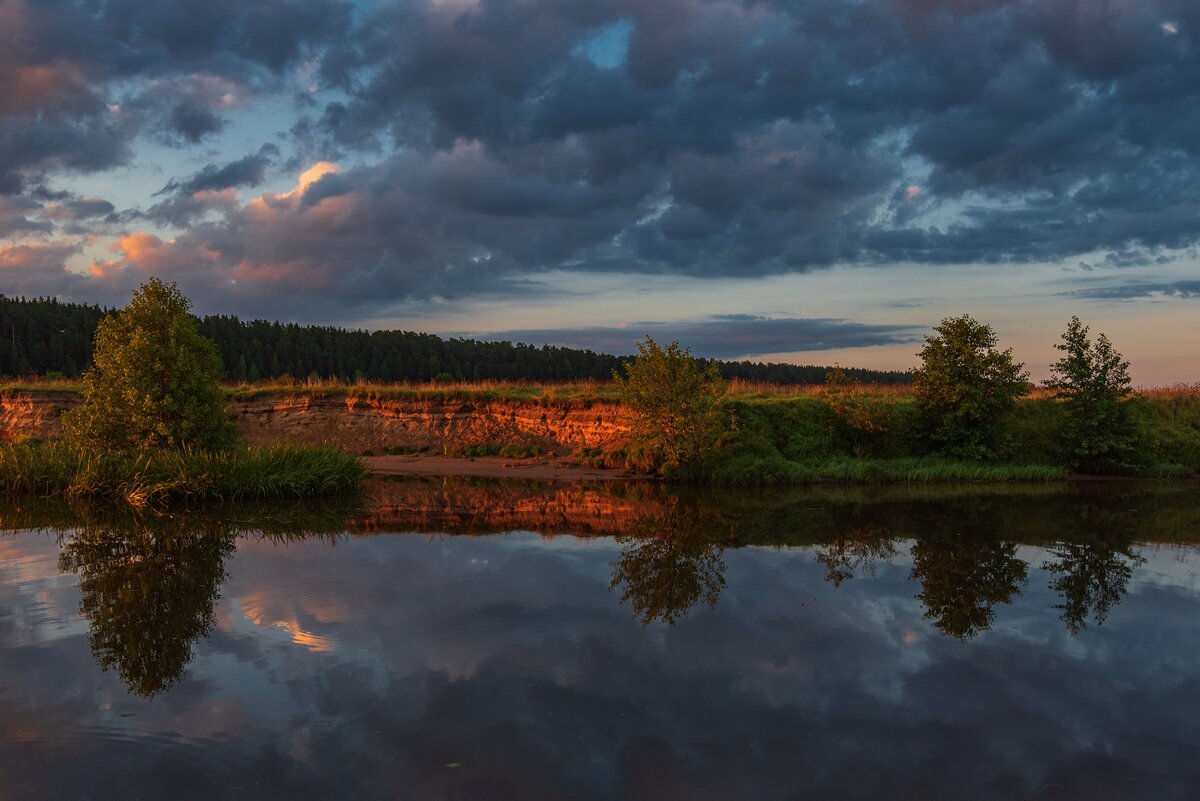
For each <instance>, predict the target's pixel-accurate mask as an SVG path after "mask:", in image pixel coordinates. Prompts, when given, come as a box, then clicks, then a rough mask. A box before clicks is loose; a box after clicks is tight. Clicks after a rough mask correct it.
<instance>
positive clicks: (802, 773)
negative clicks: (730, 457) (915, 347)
mask: <svg viewBox="0 0 1200 801" xmlns="http://www.w3.org/2000/svg"><path fill="white" fill-rule="evenodd" d="M405 492H406V493H408V495H407V496H406V497H407V500H405V504H403V505H402V504H394V505H393V507H392V508H391V509H390V511H388V512H387V515H388V517H386V518H385V517H383V516H376V517H374V518H372V521H373V522H371V523H369V524H362V525H361V528H362V529H367V530H370V531H372V532H374V533H371V534H369V535H364V536H337V537H335V538H333V539H332V540H331V541H328V542H327V541H323V540H318V539H313V538H306V539H304V541H300V542H291V541H289V542H287V543H286V547H285V545H284V544H283V543H279V544H277V541H278V540H282V539H283V537H282V536H276V534H278V532H279V528H280V527H281V526H282V527H284V528H290V527H295V528H296V529H303V528H305V527H307V529H308V530H309V531H312V530H318V531H319V530H320V526H322V525H326V524H319V525H317V526H313V525H312V524H311V523H308V522H305V520H304V519H303V517H302V516H301V515H299V514H293V515H291V516H290V517H288V518H287V519H286V521H285V522H283V523H277V522H275V521H279V520H284V519H285V515H288V514H289V513H288V512H287V511H286V510H283V511H279V512H268V513H267V514H266V515H265V516H264V517H259V518H257V519H255V517H254V515H253V513H252V512H250V511H243V510H240V509H236V510H235V509H226V510H224V511H223V512H220V513H218V514H214V515H210V516H208V517H197V516H194V515H191V516H175V517H169V518H155V519H142V518H132V519H130V518H120V519H116V518H104V517H101V516H99V515H94V516H93V517H87V516H86V514H87V513H86V511H84V512H83V514H84V516H83V517H80V514H81V510H76V511H75V512H74V513H73V514H74V516H66V515H64V516H63V517H61V518H57V519H55V521H54V522H55V526H54V527H53V531H54V532H55V534H56V536H45V535H38V534H31V533H29V532H20V533H16V534H10V535H6V536H3V537H0V775H3V776H4V778H5V786H6V788H12V792H13V793H16V794H17V795H26V796H29V797H38V798H94V799H97V800H98V801H100V800H104V801H107V799H119V798H180V799H185V798H186V799H193V798H194V799H203V801H226V800H232V799H239V798H289V799H296V800H297V801H301V800H307V799H317V798H345V799H365V798H390V797H403V798H414V799H432V798H477V797H486V798H544V799H551V798H587V799H596V800H597V801H601V800H603V801H608V800H609V799H651V798H654V799H658V798H714V799H716V798H720V799H726V798H753V799H771V800H772V801H773V800H774V799H780V800H782V799H804V798H828V797H838V798H842V799H847V800H849V799H864V800H865V799H878V798H893V797H905V798H954V799H963V801H999V799H1009V798H1043V797H1061V798H1077V799H1083V798H1087V799H1089V801H1100V800H1101V799H1104V800H1105V801H1132V799H1139V798H1155V799H1160V798H1161V799H1175V800H1176V801H1190V799H1191V798H1192V796H1194V795H1195V793H1194V790H1193V791H1189V790H1187V788H1188V787H1193V788H1194V787H1196V786H1200V768H1198V767H1197V764H1196V761H1195V760H1194V755H1193V753H1192V752H1193V751H1194V747H1193V745H1192V744H1193V743H1194V742H1195V741H1196V738H1197V737H1200V723H1197V720H1196V716H1195V715H1194V713H1193V711H1192V709H1191V707H1190V706H1189V705H1188V704H1187V703H1183V702H1181V700H1180V699H1186V698H1190V697H1196V695H1197V693H1200V678H1198V677H1197V676H1198V674H1197V671H1196V668H1195V665H1196V663H1197V661H1200V614H1197V611H1198V610H1200V593H1198V591H1197V578H1196V570H1195V564H1194V561H1193V562H1188V561H1181V559H1183V558H1184V557H1185V556H1186V557H1188V558H1191V557H1190V552H1178V551H1174V550H1172V549H1171V548H1170V547H1159V548H1148V547H1146V546H1144V545H1140V544H1138V545H1135V544H1133V543H1135V542H1139V541H1143V540H1146V539H1152V537H1150V536H1148V535H1150V534H1152V533H1153V532H1154V531H1156V530H1160V531H1164V532H1166V536H1164V537H1163V538H1162V539H1164V540H1166V541H1167V542H1174V543H1181V542H1196V541H1197V540H1198V539H1200V537H1197V534H1200V530H1198V529H1197V527H1196V526H1195V525H1194V523H1195V521H1196V519H1197V512H1198V511H1200V502H1198V501H1197V499H1196V498H1195V496H1194V495H1193V496H1187V495H1181V496H1179V497H1178V498H1175V497H1174V496H1172V498H1171V500H1172V503H1161V504H1159V503H1156V502H1153V501H1152V500H1147V499H1146V498H1140V499H1139V498H1136V497H1132V496H1126V497H1123V498H1119V499H1117V500H1112V499H1110V498H1108V497H1096V498H1091V497H1083V498H1070V499H1068V500H1063V499H1061V498H1060V499H1059V500H1058V501H1057V502H1053V503H1052V502H1051V501H1050V500H1049V499H1042V498H1041V497H1039V496H1036V495H1033V494H1030V495H1029V496H1021V499H1022V503H1019V504H1018V503H1014V502H1013V500H1012V498H1011V497H1001V498H991V499H989V498H983V499H975V498H972V497H967V496H954V497H952V498H951V500H950V501H949V502H941V503H938V502H936V501H935V500H933V499H932V498H929V497H920V496H916V497H909V496H905V497H895V498H889V497H888V496H886V494H884V495H883V496H882V497H880V498H864V497H863V495H861V494H850V493H841V492H840V491H839V492H830V493H808V494H803V495H801V494H796V495H791V496H756V497H752V496H746V495H741V496H738V498H733V499H728V500H726V499H722V498H720V497H717V496H713V495H696V496H686V497H669V496H662V495H655V494H653V493H651V492H646V491H640V490H639V492H638V493H636V494H635V493H631V492H630V491H628V490H614V491H613V492H612V493H611V494H609V493H608V492H607V491H605V490H603V489H597V488H592V489H589V490H588V491H587V493H586V494H582V495H579V494H577V493H576V491H575V490H574V489H570V488H562V487H560V488H550V489H547V488H530V489H528V491H525V490H519V491H509V490H505V491H503V492H501V491H499V490H495V489H486V490H485V493H484V494H481V495H479V496H476V495H474V494H470V495H468V496H467V497H469V498H476V497H487V498H488V499H489V500H488V502H493V503H497V504H502V505H504V508H503V509H502V510H501V512H500V513H499V514H500V515H502V516H503V520H504V521H506V522H505V525H509V526H511V525H514V524H516V523H519V524H521V525H526V524H529V525H532V524H535V523H538V522H539V521H547V523H546V524H547V528H548V530H549V531H557V532H559V533H563V532H565V531H568V530H573V529H570V528H569V527H567V526H565V525H564V526H562V527H561V528H555V526H558V525H560V524H556V523H553V520H554V519H559V520H562V519H568V518H569V519H572V520H578V523H579V525H580V526H581V529H580V530H581V532H582V533H581V535H579V536H541V535H538V534H534V533H530V532H519V531H518V532H512V533H508V534H504V535H500V536H476V534H478V533H479V532H481V531H488V530H490V529H488V525H489V518H488V517H487V515H486V514H484V512H483V511H478V512H475V511H471V510H469V509H467V508H466V507H467V504H468V501H466V500H462V499H461V498H460V499H459V500H455V498H454V497H451V496H452V495H453V493H454V489H453V487H450V486H446V485H438V486H437V487H435V488H432V489H430V490H428V493H429V494H428V495H427V496H426V495H423V494H422V493H424V492H425V490H421V491H420V492H418V491H416V490H411V489H406V490H405ZM577 498H581V499H582V500H584V501H586V502H588V503H591V504H592V506H591V507H587V508H585V507H578V506H575V505H574V504H575V501H576V499H577ZM747 499H749V500H747ZM471 502H472V503H473V501H471ZM607 503H611V504H612V506H613V508H615V509H616V510H618V511H619V514H608V512H607V507H606V506H605V504H607ZM1056 504H1057V505H1056ZM568 505H571V507H572V508H571V509H568V508H567V506H568ZM408 508H411V509H414V510H416V511H417V512H418V513H419V514H418V515H417V516H414V518H413V520H414V521H417V522H414V523H412V524H406V523H405V522H404V518H403V515H402V512H403V510H404V509H408ZM1014 508H1015V509H1017V510H1018V511H1019V512H1020V513H1017V512H1013V511H1011V510H1012V509H1014ZM1132 509H1143V510H1147V511H1144V512H1141V513H1130V512H1129V511H1128V510H1132ZM1154 509H1161V514H1160V513H1159V512H1156V511H1153V510H1154ZM314 511H315V513H316V514H321V513H322V512H321V510H319V509H318V510H314ZM373 513H374V512H373V511H369V512H368V514H373ZM570 515H574V516H575V517H574V518H571V517H570ZM360 519H361V515H360V513H359V512H356V511H355V510H353V509H350V510H341V511H339V512H338V514H337V515H334V516H331V517H329V518H328V519H327V521H326V523H328V524H331V525H334V526H336V527H335V528H332V529H330V530H332V531H341V530H342V528H353V527H354V526H358V525H360V524H359V523H358V522H357V521H359V520H360ZM14 520H15V521H19V522H20V523H21V524H22V525H23V526H25V527H29V526H31V525H33V524H37V523H38V519H37V518H36V517H35V516H34V515H32V514H27V513H26V512H25V511H21V512H20V513H19V514H15V515H14V516H9V515H8V513H7V512H6V511H5V510H4V508H3V506H2V505H0V524H11V523H12V521H14ZM347 521H349V522H347ZM420 521H425V522H420ZM447 521H450V522H451V523H457V524H458V525H461V526H462V527H463V528H457V529H456V528H454V527H453V526H451V525H447ZM392 526H395V527H396V528H397V529H398V530H399V531H401V532H404V531H413V530H422V531H426V532H428V534H423V535H421V536H411V535H403V534H400V535H397V534H391V533H388V530H389V529H390V528H391V527H392ZM264 529H266V531H267V534H269V535H270V536H267V535H264V533H263V530H264ZM601 531H603V532H606V533H610V534H611V535H612V536H593V535H594V534H595V533H596V532H601ZM272 532H274V533H272ZM231 538H232V539H233V541H234V542H235V544H236V551H233V552H230V550H229V547H228V545H229V542H230V540H231ZM60 553H61V554H62V556H61V557H60ZM60 567H65V568H68V569H69V570H77V571H78V574H79V578H78V581H76V579H75V576H74V575H72V574H60V573H59V568H60ZM614 579H616V583H615V585H612V584H611V582H612V581H613V580H614ZM160 590H161V591H160ZM1018 593H1020V594H1018ZM168 595H169V596H171V597H166V596H168ZM176 596H178V597H176ZM621 596H625V600H624V602H621V601H620V598H621ZM126 603H129V604H132V605H133V607H135V608H127V607H125V606H124V604H126ZM714 603H715V605H716V606H715V609H714V610H713V611H711V612H710V611H709V609H708V607H710V606H712V605H713V604H714ZM138 605H144V606H145V607H146V608H145V609H143V610H138V609H136V607H137V606H138ZM80 607H83V610H84V612H85V614H84V616H83V617H80V616H79V615H77V614H76V612H77V610H79V609H80ZM631 618H633V619H632V620H631ZM648 621H656V623H655V624H654V625H651V626H650V627H644V626H643V625H642V624H643V623H645V622H648ZM668 621H669V622H671V623H672V624H673V625H669V626H668V625H662V624H663V623H666V622H668ZM1073 621H1074V622H1073ZM1075 622H1078V627H1077V628H1076V624H1075ZM1084 622H1086V626H1087V628H1086V629H1083V628H1082V625H1083V623H1084ZM1098 623H1102V624H1103V625H1102V626H1098V625H1097V624H1098ZM935 624H937V625H935ZM989 625H990V626H991V627H992V630H991V631H990V632H988V631H985V627H987V626H989ZM1067 630H1072V631H1075V630H1077V631H1078V632H1079V634H1078V636H1075V637H1070V636H1068V635H1067V633H1066V631H1067ZM943 631H945V632H946V633H945V634H943ZM139 634H140V637H139ZM950 635H953V636H950ZM958 637H962V638H963V639H962V640H961V641H960V640H959V639H957V638H958ZM89 641H90V642H91V644H92V646H93V651H94V653H95V656H96V658H98V659H99V660H100V661H104V660H105V659H110V660H111V661H109V662H107V664H108V665H110V666H111V668H112V669H111V670H108V671H107V672H102V671H100V670H98V669H97V668H96V666H95V661H96V659H94V658H93V653H92V652H89V648H88V644H89ZM188 655H190V658H191V661H190V662H189V663H187V664H186V667H182V665H183V664H184V662H186V660H187V658H188ZM181 669H182V671H183V672H182V674H180V673H179V671H180V670H181ZM127 681H128V682H129V683H130V688H131V689H132V690H133V694H127V693H125V692H124V686H125V685H124V682H127ZM166 688H169V689H166ZM139 692H142V693H144V695H143V696H139V695H137V694H136V693H139ZM153 693H157V694H153ZM151 695H153V697H149V696H151ZM60 765H70V766H71V768H72V769H71V770H56V769H49V770H48V769H47V766H51V767H55V766H60Z"/></svg>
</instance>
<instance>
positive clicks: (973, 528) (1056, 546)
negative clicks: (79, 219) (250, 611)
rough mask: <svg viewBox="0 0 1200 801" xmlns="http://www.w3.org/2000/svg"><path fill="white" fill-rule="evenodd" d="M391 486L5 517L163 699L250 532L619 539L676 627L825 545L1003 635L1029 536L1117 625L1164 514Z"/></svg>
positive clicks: (1003, 499)
mask: <svg viewBox="0 0 1200 801" xmlns="http://www.w3.org/2000/svg"><path fill="white" fill-rule="evenodd" d="M388 492H390V495H387V497H386V500H387V501H388V503H382V502H377V503H375V504H374V505H372V504H370V503H368V504H367V505H366V506H365V507H364V506H363V505H361V504H359V503H358V502H357V501H355V502H341V503H338V504H329V503H322V504H320V505H317V506H308V505H289V506H277V507H271V508H261V507H233V508H226V509H218V510H215V511H213V512H209V513H206V514H197V513H189V514H158V515H136V514H130V513H128V512H125V513H121V514H116V513H114V512H113V511H112V510H107V511H105V510H99V509H95V508H87V507H77V508H70V507H64V506H60V505H54V504H47V503H39V504H33V505H28V504H14V503H12V502H11V501H10V502H9V503H8V504H0V527H3V528H20V529H27V528H40V529H49V530H51V531H55V532H57V533H58V535H59V537H60V544H61V552H60V555H59V569H60V570H61V571H62V572H63V573H68V574H69V573H74V574H78V577H79V584H78V586H79V593H80V605H79V609H80V612H81V614H82V616H83V618H84V619H85V620H86V621H87V623H88V626H89V642H90V645H91V650H92V653H93V655H94V658H95V661H96V662H97V664H99V665H100V666H101V667H102V668H103V669H105V670H108V669H110V668H111V669H114V670H115V671H116V672H117V674H118V675H119V676H120V677H121V679H122V680H123V681H124V682H125V684H126V686H127V687H128V689H129V690H130V691H131V692H133V693H135V694H138V695H141V696H144V697H147V698H149V697H153V696H155V695H157V694H160V693H162V692H163V691H164V690H166V689H168V688H170V687H172V686H174V685H175V684H176V683H178V682H179V680H180V679H181V677H182V676H183V675H184V672H185V670H186V667H187V665H188V663H189V661H190V659H191V658H192V655H193V651H194V648H195V645H196V643H197V642H198V641H200V640H202V639H203V638H205V637H206V636H208V635H209V633H210V632H211V631H212V629H213V626H214V620H215V617H214V609H215V605H216V604H217V602H218V600H219V599H220V597H221V588H222V584H223V582H224V581H225V580H226V577H227V572H226V561H227V559H228V558H229V557H230V556H231V555H232V554H233V553H234V551H235V548H236V543H237V539H238V537H239V536H251V537H255V538H260V539H261V538H269V539H272V540H275V541H279V540H283V539H305V538H311V537H314V536H317V537H330V538H335V537H337V536H340V532H343V531H345V530H347V529H349V530H351V531H367V532H377V531H380V530H386V527H395V528H397V529H400V530H405V529H407V530H414V531H420V530H428V531H440V532H447V533H454V532H456V531H459V530H460V529H461V530H463V531H464V532H470V533H478V532H480V531H481V530H482V531H485V532H486V531H487V530H489V526H490V525H491V523H492V521H493V518H495V523H496V524H497V525H502V526H504V527H505V528H504V529H503V530H510V529H511V528H513V527H517V526H524V527H527V528H532V529H535V530H543V531H546V532H548V533H549V532H552V531H560V532H561V531H575V532H577V533H578V534H580V535H584V536H593V535H597V534H612V535H614V538H615V540H616V542H617V543H618V544H619V545H620V551H619V554H617V556H616V559H615V561H612V562H611V563H610V568H611V572H610V576H609V583H608V587H609V590H610V592H614V593H616V592H619V597H620V602H621V603H623V604H627V605H628V606H629V607H630V608H631V610H632V612H633V616H634V617H635V619H637V620H638V621H640V622H641V624H642V625H648V624H651V623H654V622H661V623H665V624H668V625H671V624H675V623H677V622H679V621H681V620H682V619H684V618H685V617H687V616H688V615H689V614H690V613H691V612H692V611H693V610H694V609H696V608H697V607H700V606H707V607H708V608H710V609H715V608H716V607H717V605H718V603H719V601H720V597H721V594H722V592H723V591H724V590H725V589H726V587H727V579H726V555H727V549H729V548H738V547H743V546H747V545H760V544H769V545H773V546H810V547H812V553H813V558H814V559H815V561H816V562H817V563H818V564H819V565H820V566H821V567H822V568H823V578H824V581H825V582H827V583H828V585H829V586H831V587H832V588H835V589H836V588H839V587H841V586H842V585H843V584H844V582H846V581H847V580H849V579H852V578H854V577H855V576H866V577H870V576H873V575H874V574H875V571H876V568H877V567H878V566H879V565H883V564H890V563H894V562H896V561H903V560H905V559H911V569H910V570H909V579H910V580H911V581H912V582H914V583H915V584H916V585H917V586H916V587H915V589H916V593H915V595H914V597H915V598H916V599H918V600H919V602H920V603H921V605H922V609H923V614H924V617H925V619H927V620H929V621H930V622H931V624H932V626H933V627H934V628H935V629H936V630H938V631H940V632H942V633H943V634H945V635H948V636H950V637H953V638H956V639H959V640H970V639H972V638H975V637H976V636H978V635H979V634H980V633H982V632H984V631H986V630H988V629H989V628H991V627H993V626H994V625H995V622H996V619H997V614H998V610H999V609H1001V608H1002V607H1007V606H1011V605H1012V604H1013V603H1014V602H1015V601H1016V599H1017V598H1018V596H1019V595H1020V594H1021V592H1022V590H1023V588H1025V587H1026V585H1027V583H1028V579H1029V571H1030V567H1031V564H1030V562H1028V561H1026V559H1024V558H1022V555H1021V553H1019V544H1022V543H1023V544H1027V545H1028V544H1034V545H1040V546H1041V547H1042V549H1043V555H1044V558H1042V559H1040V560H1038V563H1037V565H1038V567H1039V568H1040V569H1041V570H1042V571H1043V572H1044V573H1045V575H1046V576H1047V578H1048V587H1049V588H1050V589H1051V590H1052V591H1053V592H1054V593H1055V594H1056V596H1057V602H1056V603H1055V605H1054V608H1055V609H1056V610H1057V611H1058V614H1059V617H1060V618H1061V621H1062V623H1063V625H1065V627H1066V629H1067V631H1069V632H1070V633H1071V634H1078V633H1079V632H1081V631H1082V630H1083V629H1084V628H1086V626H1087V625H1088V624H1089V623H1090V624H1092V625H1095V626H1099V625H1102V624H1103V623H1104V622H1105V621H1106V619H1107V618H1108V617H1109V615H1110V614H1111V613H1112V611H1113V610H1114V608H1115V607H1117V605H1119V604H1120V603H1121V601H1122V599H1123V598H1124V596H1125V593H1126V591H1127V587H1128V585H1129V582H1130V581H1131V579H1132V578H1133V575H1134V572H1135V569H1136V567H1137V566H1138V565H1139V564H1141V563H1143V562H1144V558H1143V557H1142V556H1140V555H1139V554H1138V553H1137V551H1136V550H1135V547H1134V544H1133V543H1134V541H1135V539H1134V538H1135V535H1136V534H1137V532H1138V531H1139V530H1142V529H1144V528H1145V526H1146V525H1147V522H1146V521H1147V519H1150V520H1153V519H1155V518H1154V516H1153V515H1146V514H1144V513H1142V512H1139V511H1138V504H1137V503H1134V502H1132V501H1131V500H1129V498H1127V497H1121V496H1119V495H1117V496H1116V497H1115V499H1114V498H1113V497H1111V496H1112V494H1111V493H1109V494H1101V495H1096V496H1085V498H1084V499H1083V501H1080V500H1079V499H1075V500H1074V501H1073V502H1072V503H1070V504H1065V503H1062V502H1061V501H1060V500H1058V499H1056V498H1055V496H1053V495H1050V496H1046V495H1045V494H1044V493H1043V494H1038V493H1037V492H1027V494H1025V495H1022V496H1020V497H1022V499H1023V501H1024V503H1022V504H1014V503H1012V502H1011V498H1009V497H1007V496H1004V495H1000V496H990V495H988V494H987V493H984V494H981V495H961V496H958V497H956V498H955V500H954V502H953V503H938V502H937V501H935V500H931V498H930V496H922V495H920V494H917V495H915V496H900V497H899V500H896V501H893V502H888V501H887V497H888V496H887V495H886V493H885V494H883V495H882V497H883V499H884V500H882V501H880V500H876V502H871V503H864V502H863V496H862V495H861V494H860V493H859V494H856V493H853V492H844V491H838V492H832V493H826V494H825V495H818V494H808V495H796V494H792V495H787V494H783V495H774V496H752V495H747V494H744V493H743V494H738V495H731V496H720V495H713V494H708V493H706V494H702V495H701V494H691V495H689V494H672V493H669V492H666V491H665V490H664V489H663V488H662V487H658V486H644V485H643V486H638V485H633V486H630V485H616V486H613V487H611V488H610V487H601V486H594V485H593V486H575V485H545V484H536V483H531V484H522V483H509V484H496V483H478V482H472V481H470V480H464V481H463V482H461V483H460V482H455V481H442V482H430V481H423V482H422V481H417V482H404V483H396V484H391V485H389V488H388ZM748 498H749V499H750V502H749V503H747V499H748ZM814 498H816V499H818V500H819V502H815V501H814ZM1047 498H1049V500H1047ZM1194 506H1195V505H1194V504H1193V505H1192V506H1187V505H1186V504H1181V505H1179V507H1178V508H1176V507H1172V506H1171V505H1162V504H1159V505H1156V506H1155V508H1156V509H1163V510H1165V511H1167V512H1170V513H1171V514H1181V515H1182V516H1181V517H1178V518H1174V517H1172V518H1171V520H1172V521H1173V524H1172V525H1170V526H1168V527H1167V528H1168V529H1169V530H1170V532H1171V534H1172V536H1175V537H1177V538H1181V539H1184V540H1186V539H1188V538H1189V537H1190V536H1194V533H1195V532H1196V531H1197V529H1196V528H1193V527H1191V525H1190V523H1191V521H1193V520H1195V516H1196V513H1195V509H1194ZM1014 509H1017V510H1019V515H1014V513H1013V510H1014ZM1179 509H1182V510H1183V511H1182V512H1180V511H1179ZM1172 510H1174V511H1172ZM1188 515H1191V516H1190V517H1189V516H1188ZM1031 521H1032V522H1031ZM1010 533H1011V535H1012V536H1005V535H1006V534H1010Z"/></svg>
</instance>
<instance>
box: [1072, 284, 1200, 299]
mask: <svg viewBox="0 0 1200 801" xmlns="http://www.w3.org/2000/svg"><path fill="white" fill-rule="evenodd" d="M1064 294H1066V295H1069V296H1070V297H1075V298H1088V299H1091V300H1132V299H1135V298H1151V297H1174V298H1197V297H1200V281H1131V282H1128V283H1123V284H1115V285H1112V286H1095V287H1088V288H1086V289H1077V290H1073V291H1071V292H1067V293H1064Z"/></svg>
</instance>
